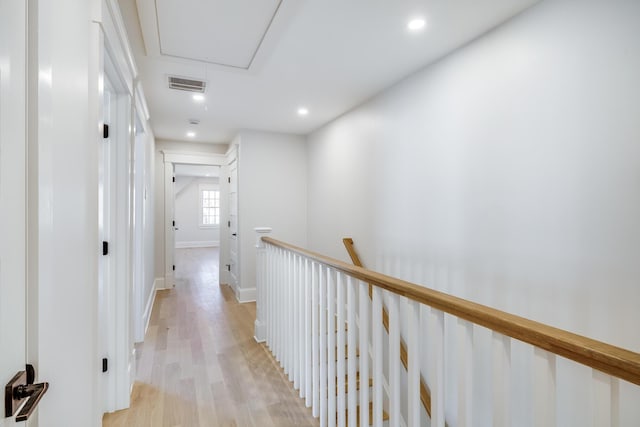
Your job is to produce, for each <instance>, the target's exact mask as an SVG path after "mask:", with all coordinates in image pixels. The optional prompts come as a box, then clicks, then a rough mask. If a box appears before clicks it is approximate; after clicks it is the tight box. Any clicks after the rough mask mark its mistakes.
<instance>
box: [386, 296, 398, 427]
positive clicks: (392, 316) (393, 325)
mask: <svg viewBox="0 0 640 427" xmlns="http://www.w3.org/2000/svg"><path fill="white" fill-rule="evenodd" d="M387 295H388V298H387V300H388V301H389V421H390V424H391V425H396V426H399V425H400V411H401V409H400V366H401V365H400V363H401V362H400V300H399V298H398V295H396V294H394V293H390V292H388V293H387Z"/></svg>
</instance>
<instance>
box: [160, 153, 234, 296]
mask: <svg viewBox="0 0 640 427" xmlns="http://www.w3.org/2000/svg"><path fill="white" fill-rule="evenodd" d="M162 154H163V157H164V202H165V205H164V220H165V233H164V242H165V245H164V249H165V251H164V255H165V256H164V258H165V259H164V261H165V262H164V264H165V277H164V286H163V288H165V289H170V288H173V287H175V285H176V281H175V269H176V264H175V259H176V258H175V248H176V237H178V236H177V232H181V231H183V230H181V229H180V228H181V224H180V223H178V222H177V221H176V215H175V214H176V188H177V189H178V190H180V189H181V188H182V185H183V184H184V183H190V182H191V179H192V178H193V179H194V180H195V178H196V177H189V176H185V177H184V179H182V180H181V181H182V184H180V185H176V180H177V176H176V173H175V171H176V167H178V171H181V170H182V169H183V168H187V169H188V167H190V168H194V167H204V168H203V169H202V170H206V167H209V168H211V167H213V168H215V169H210V170H209V172H208V173H209V174H210V175H212V174H216V175H217V178H218V186H219V185H220V182H219V177H220V171H221V167H222V166H224V165H225V156H224V155H221V154H213V153H211V154H209V153H182V152H180V153H178V152H172V151H168V150H163V151H162ZM187 166H188V167H187ZM204 174H205V175H206V172H205V173H204ZM204 178H212V176H210V177H206V176H205V177H204ZM196 183H197V182H196ZM185 188H186V187H185ZM212 190H213V189H212ZM218 191H219V189H218ZM212 215H213V214H212ZM199 217H200V213H199V210H196V211H195V212H192V214H191V218H190V219H189V222H190V223H192V224H195V223H196V222H197V223H199V221H200V219H199ZM220 218H221V217H220V215H219V216H218V222H219V221H220ZM183 223H184V222H183ZM208 225H212V224H204V227H205V229H206V227H207V226H208ZM185 226H186V223H185ZM176 228H178V230H176ZM197 229H199V230H203V229H200V228H199V226H197ZM184 231H187V230H186V229H185V230H184ZM218 233H219V224H218ZM214 236H215V233H214ZM179 237H180V238H185V239H188V238H189V237H188V235H184V234H182V233H181V235H180V236H179ZM212 239H214V240H211V241H213V242H215V237H213V238H212ZM211 241H209V242H207V243H201V244H211ZM189 242H191V244H195V243H193V242H195V240H191V241H190V240H184V241H183V244H189ZM218 242H219V238H218Z"/></svg>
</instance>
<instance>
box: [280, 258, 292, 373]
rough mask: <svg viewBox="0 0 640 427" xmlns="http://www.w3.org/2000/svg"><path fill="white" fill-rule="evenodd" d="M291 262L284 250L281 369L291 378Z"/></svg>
mask: <svg viewBox="0 0 640 427" xmlns="http://www.w3.org/2000/svg"><path fill="white" fill-rule="evenodd" d="M290 264H291V252H289V251H285V253H284V264H283V271H282V299H281V302H282V370H283V371H284V374H285V375H287V377H288V379H289V380H290V379H291V370H290V369H289V336H290V335H291V334H289V333H287V332H288V329H289V326H290V323H289V321H288V320H289V319H288V317H289V311H290V309H291V308H290V307H289V295H290V293H289V271H290V270H289V266H290Z"/></svg>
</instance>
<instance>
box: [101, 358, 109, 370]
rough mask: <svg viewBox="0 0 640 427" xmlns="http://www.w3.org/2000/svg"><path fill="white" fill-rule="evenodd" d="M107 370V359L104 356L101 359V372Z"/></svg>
mask: <svg viewBox="0 0 640 427" xmlns="http://www.w3.org/2000/svg"><path fill="white" fill-rule="evenodd" d="M108 370H109V359H107V358H106V357H105V358H104V359H102V372H107V371H108Z"/></svg>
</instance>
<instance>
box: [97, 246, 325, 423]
mask: <svg viewBox="0 0 640 427" xmlns="http://www.w3.org/2000/svg"><path fill="white" fill-rule="evenodd" d="M176 261H177V262H176V287H175V289H173V290H163V291H159V292H158V294H157V296H156V301H155V304H154V307H153V313H152V316H151V321H150V325H149V329H148V331H147V334H146V336H145V341H144V343H142V344H139V345H138V346H136V348H137V378H136V382H135V385H134V388H133V394H132V402H131V408H130V409H127V410H123V411H118V412H116V413H113V414H107V415H105V416H104V418H103V427H136V426H148V427H160V426H167V427H176V426H180V427H196V426H203V427H204V426H207V427H209V426H315V425H318V421H317V420H316V419H314V418H313V417H312V416H311V410H310V409H307V408H305V407H304V401H303V400H302V399H299V398H298V395H297V392H294V390H293V387H292V385H291V383H289V381H288V380H287V379H286V377H285V376H284V373H283V372H282V370H281V369H280V367H279V366H278V365H277V364H276V362H275V361H274V360H273V359H272V357H271V355H270V354H269V353H268V351H267V349H266V347H265V346H264V345H263V344H257V343H256V342H255V340H254V339H253V323H254V320H255V303H249V304H238V303H237V301H236V299H235V297H234V295H233V291H232V290H231V288H230V287H228V286H226V285H219V284H218V248H201V249H177V250H176Z"/></svg>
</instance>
